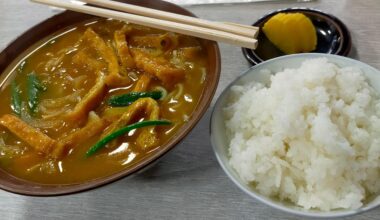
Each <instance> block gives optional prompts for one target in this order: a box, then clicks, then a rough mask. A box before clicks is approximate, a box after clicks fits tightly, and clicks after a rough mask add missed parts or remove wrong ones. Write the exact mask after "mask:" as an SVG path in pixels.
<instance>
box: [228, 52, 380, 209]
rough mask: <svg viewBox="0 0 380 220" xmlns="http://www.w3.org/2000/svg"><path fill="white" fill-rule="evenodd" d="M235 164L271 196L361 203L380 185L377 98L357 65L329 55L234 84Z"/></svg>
mask: <svg viewBox="0 0 380 220" xmlns="http://www.w3.org/2000/svg"><path fill="white" fill-rule="evenodd" d="M224 114H225V120H226V121H225V126H226V132H227V137H228V140H229V154H230V161H229V162H230V165H231V166H232V167H233V168H234V169H235V170H236V172H237V173H238V175H239V176H240V178H241V179H242V180H243V181H244V182H245V183H247V184H252V185H254V187H255V189H256V190H257V191H258V192H259V193H261V194H263V195H265V196H268V197H275V198H279V199H281V200H286V201H291V202H292V203H294V204H295V205H297V206H299V207H302V208H304V209H319V210H322V211H329V210H334V209H342V208H343V209H357V208H359V207H361V206H363V203H364V200H365V199H366V198H368V197H369V196H370V195H374V194H377V193H379V191H380V99H379V95H378V93H377V92H376V91H375V90H374V89H373V88H372V87H371V86H370V85H369V84H368V82H367V79H366V77H365V76H364V74H363V73H362V72H361V71H360V69H358V68H354V67H346V68H340V67H338V66H336V65H335V64H333V63H330V62H329V61H328V60H327V59H326V58H317V59H310V60H307V61H305V62H303V63H302V65H301V66H300V67H299V68H298V69H285V70H284V71H282V72H278V73H276V74H274V75H273V76H271V78H270V83H269V85H264V84H261V83H258V82H249V83H246V84H245V85H236V86H232V87H231V92H230V97H229V100H228V104H227V107H225V108H224Z"/></svg>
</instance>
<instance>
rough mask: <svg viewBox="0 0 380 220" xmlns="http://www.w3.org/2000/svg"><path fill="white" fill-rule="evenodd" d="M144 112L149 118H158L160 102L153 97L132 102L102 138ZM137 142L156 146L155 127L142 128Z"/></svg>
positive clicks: (140, 144)
mask: <svg viewBox="0 0 380 220" xmlns="http://www.w3.org/2000/svg"><path fill="white" fill-rule="evenodd" d="M142 114H145V115H147V118H148V119H149V120H157V119H158V118H159V114H160V108H159V106H158V103H157V102H156V101H155V100H154V99H152V98H141V99H138V100H137V101H135V102H134V103H132V104H131V105H130V106H128V107H125V112H124V113H123V114H122V115H121V117H120V118H119V119H118V120H117V121H115V122H113V123H112V124H111V125H110V126H109V127H108V128H107V130H106V131H105V132H104V133H103V135H102V138H104V137H105V136H107V135H109V134H111V133H113V132H115V131H116V130H118V129H120V128H122V127H125V126H127V125H128V124H130V123H131V122H132V120H133V119H135V118H136V117H137V116H140V115H142ZM136 143H137V145H138V146H140V147H142V148H149V147H152V146H155V145H156V144H157V143H158V137H157V132H156V130H155V127H147V128H141V132H140V134H139V136H138V137H137V140H136Z"/></svg>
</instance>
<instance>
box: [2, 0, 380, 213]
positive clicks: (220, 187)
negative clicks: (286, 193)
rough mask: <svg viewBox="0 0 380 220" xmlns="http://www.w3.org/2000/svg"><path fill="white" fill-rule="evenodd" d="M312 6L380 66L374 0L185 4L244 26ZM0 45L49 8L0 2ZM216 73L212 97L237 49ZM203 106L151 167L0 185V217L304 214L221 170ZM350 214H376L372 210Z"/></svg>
mask: <svg viewBox="0 0 380 220" xmlns="http://www.w3.org/2000/svg"><path fill="white" fill-rule="evenodd" d="M295 6H304V7H313V8H318V9H321V10H323V11H326V12H329V13H332V14H334V15H336V16H337V17H339V18H341V19H342V20H343V21H344V22H345V23H346V25H347V26H348V28H349V29H350V30H351V34H352V38H353V45H354V48H353V51H352V54H351V56H352V57H354V58H356V59H359V60H361V61H364V62H366V63H368V64H370V65H372V66H374V67H376V68H378V69H380V23H379V21H380V13H379V12H380V1H379V0H365V1H356V0H340V1H337V0H319V1H314V2H312V3H297V2H296V1H280V2H271V3H268V2H265V3H247V4H235V5H213V6H211V5H208V6H191V7H188V9H189V10H191V11H192V12H194V13H195V14H196V15H198V16H200V17H203V18H207V19H211V20H218V21H219V20H225V21H231V22H240V23H244V24H250V23H252V22H253V21H255V20H256V19H258V18H259V17H260V16H262V15H264V14H266V13H268V12H270V11H272V10H275V9H279V8H285V7H295ZM0 9H1V12H0V49H2V48H4V47H5V46H6V45H7V44H8V43H9V42H10V41H11V40H12V39H14V38H15V37H16V36H18V35H19V34H21V33H22V32H23V31H25V30H27V29H28V28H30V27H31V26H32V25H34V24H36V23H38V22H39V21H42V20H43V19H45V18H47V17H49V16H51V15H52V14H53V13H55V12H53V11H52V10H49V9H48V8H47V7H46V6H40V5H35V4H32V3H29V2H28V1H27V0H14V1H7V0H1V1H0ZM220 46H221V53H222V59H223V62H222V63H223V65H222V77H221V79H220V83H219V87H218V90H217V93H216V95H215V98H214V101H213V103H214V102H215V99H216V97H218V96H219V94H220V92H221V91H222V89H223V88H225V87H226V85H227V84H228V83H229V82H230V81H231V80H232V79H234V78H235V77H236V76H238V75H239V74H240V73H241V72H243V71H244V70H246V69H247V68H248V67H249V65H248V63H247V62H246V60H245V59H244V58H243V56H242V53H241V50H240V48H237V47H233V46H230V45H224V44H221V45H220ZM209 119H210V110H209V111H208V112H207V113H206V114H205V116H204V117H203V119H202V120H201V122H200V123H199V124H198V125H197V126H196V128H195V129H194V130H193V131H192V132H191V134H190V135H189V136H188V137H187V138H186V139H185V140H184V141H183V142H182V143H181V144H180V145H179V146H177V147H176V148H175V149H174V150H173V151H171V152H170V153H169V154H168V155H167V156H166V157H164V158H163V160H161V161H160V162H159V163H158V164H157V165H156V166H155V167H153V168H152V169H150V170H148V171H146V172H145V173H142V174H139V175H137V176H135V177H133V178H127V179H123V180H121V181H118V182H116V183H113V184H110V185H108V186H105V187H102V188H100V189H97V190H93V191H89V192H85V193H80V194H75V195H69V196H62V197H51V198H34V197H25V196H19V195H14V194H11V193H8V192H4V191H1V190H0V219H73V220H74V219H304V218H302V217H297V216H292V215H289V214H286V213H283V212H280V211H277V210H274V209H272V208H270V207H268V206H266V205H263V204H261V203H259V202H258V201H255V200H254V199H252V198H250V197H248V196H247V195H245V194H244V193H243V192H241V191H240V190H239V189H238V188H237V187H236V186H235V185H234V184H233V183H232V182H231V181H230V180H229V179H228V178H227V176H226V175H225V174H224V173H223V171H222V169H221V168H220V166H219V164H218V163H217V161H216V159H215V156H214V154H213V152H212V149H211V145H210V141H209V136H208V133H209ZM353 218H354V219H380V208H378V209H376V210H373V211H371V212H368V213H364V214H362V215H358V216H355V217H353Z"/></svg>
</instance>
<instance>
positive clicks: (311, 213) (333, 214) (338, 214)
mask: <svg viewBox="0 0 380 220" xmlns="http://www.w3.org/2000/svg"><path fill="white" fill-rule="evenodd" d="M323 57H325V58H332V59H335V60H342V61H346V62H349V63H352V65H353V66H354V65H357V66H362V67H365V68H367V69H371V70H372V71H374V72H377V73H379V75H380V71H379V70H377V69H376V68H374V67H372V66H370V65H368V64H366V63H363V62H361V61H358V60H355V59H352V58H348V57H343V56H339V55H333V54H322V53H302V54H292V55H285V56H281V57H276V58H273V59H270V60H267V61H264V62H262V63H259V64H257V65H255V66H252V67H251V68H249V69H248V70H246V71H244V72H243V73H242V74H241V75H239V76H238V77H237V78H236V79H234V80H233V81H232V82H230V83H229V84H228V85H227V87H226V88H225V89H224V90H223V91H222V93H221V94H220V95H219V97H218V98H217V100H216V102H215V104H214V106H213V109H212V112H211V117H210V139H211V146H212V148H213V151H214V154H215V156H216V158H217V160H218V163H219V165H220V166H221V167H222V169H223V171H224V172H225V173H226V174H227V176H228V177H229V178H230V179H231V180H232V182H234V183H235V185H237V186H238V187H239V188H240V189H241V190H242V191H244V192H245V193H246V194H248V195H249V196H251V197H253V198H254V199H256V200H258V201H260V202H262V203H264V204H266V205H268V206H270V207H272V208H275V209H278V210H281V211H283V212H286V213H290V214H294V215H298V216H304V217H314V218H338V217H346V216H352V215H356V214H359V213H363V212H365V211H369V210H372V209H374V208H376V207H378V206H380V200H377V201H376V202H374V203H375V204H371V205H368V206H363V207H361V208H359V209H355V210H337V211H329V212H323V211H320V212H319V211H315V212H314V211H308V210H302V208H301V209H300V210H297V209H293V208H288V207H286V206H284V205H278V204H276V203H274V202H272V201H271V199H270V198H268V197H266V196H264V195H261V194H260V193H258V192H254V191H252V190H249V189H247V188H248V187H247V186H246V185H245V184H243V183H242V182H239V181H238V180H237V179H235V178H234V177H233V175H232V174H231V173H230V171H229V170H228V168H227V166H228V165H227V164H226V163H224V162H223V160H222V158H221V155H219V154H218V152H219V151H218V150H217V148H218V147H217V146H216V143H215V140H214V135H213V125H214V124H215V123H216V122H215V121H216V119H215V114H216V113H215V112H216V111H218V110H219V109H218V107H220V104H221V103H220V102H222V101H223V100H224V98H225V96H226V95H227V93H228V92H229V91H230V88H231V86H233V85H235V84H236V82H238V81H239V80H240V79H241V78H242V77H244V76H245V75H248V74H253V73H254V72H255V70H256V69H258V68H261V67H262V66H264V65H268V64H270V63H275V62H277V61H281V60H287V59H293V58H305V59H312V58H323Z"/></svg>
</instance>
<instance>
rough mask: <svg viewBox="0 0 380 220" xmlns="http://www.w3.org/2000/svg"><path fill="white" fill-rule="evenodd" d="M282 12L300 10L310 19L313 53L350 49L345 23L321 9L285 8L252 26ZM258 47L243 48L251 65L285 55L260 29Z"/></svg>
mask: <svg viewBox="0 0 380 220" xmlns="http://www.w3.org/2000/svg"><path fill="white" fill-rule="evenodd" d="M280 12H283V13H289V12H301V13H303V14H304V15H306V16H307V17H309V18H310V19H311V21H312V22H313V24H314V26H315V28H316V31H317V38H318V43H317V48H316V50H314V51H312V52H314V53H327V54H336V55H341V56H347V55H348V54H349V52H350V50H351V44H352V43H351V36H350V32H349V31H348V29H347V27H346V25H344V24H343V22H342V21H340V20H339V19H338V18H337V17H335V16H332V15H329V14H326V13H324V12H322V11H319V10H316V9H309V8H287V9H281V10H277V11H274V12H272V13H269V14H267V15H265V16H263V17H262V18H260V19H259V20H258V21H256V22H255V23H254V24H253V26H256V27H260V28H261V27H263V26H264V24H265V22H266V21H267V20H269V19H270V18H271V17H273V16H274V15H276V14H278V13H280ZM257 39H258V41H259V44H258V47H257V48H256V50H252V49H248V48H243V49H242V50H243V54H244V56H245V58H246V59H247V60H248V61H249V62H250V63H251V64H253V65H256V64H258V63H261V62H263V61H265V60H269V59H272V58H275V57H279V56H283V55H285V54H284V53H283V52H281V51H280V50H279V49H277V48H276V47H275V46H274V45H273V44H272V43H271V42H270V41H269V40H268V38H267V37H266V36H265V34H264V33H263V32H261V31H260V33H259V35H258V38H257Z"/></svg>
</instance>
